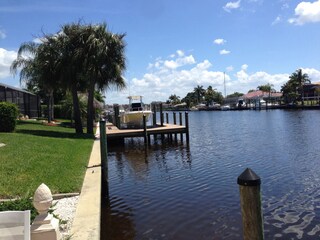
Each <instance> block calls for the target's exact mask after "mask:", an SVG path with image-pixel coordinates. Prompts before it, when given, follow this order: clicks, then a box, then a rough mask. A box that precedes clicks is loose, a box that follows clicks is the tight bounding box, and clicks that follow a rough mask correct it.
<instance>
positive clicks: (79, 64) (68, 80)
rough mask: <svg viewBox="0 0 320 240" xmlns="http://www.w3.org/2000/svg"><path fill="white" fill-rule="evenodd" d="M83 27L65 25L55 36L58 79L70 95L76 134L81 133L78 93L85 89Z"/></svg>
mask: <svg viewBox="0 0 320 240" xmlns="http://www.w3.org/2000/svg"><path fill="white" fill-rule="evenodd" d="M84 30H85V26H81V25H80V23H76V24H67V25H64V26H63V27H62V30H61V32H60V33H58V34H57V35H56V38H57V43H58V45H59V46H60V57H59V66H60V71H59V73H60V74H59V75H60V79H61V83H62V85H64V86H65V87H66V88H67V89H68V90H69V91H70V92H71V95H72V102H73V118H74V122H75V130H76V133H83V127H82V120H81V111H80V103H79V97H78V92H81V91H84V90H85V89H86V86H87V85H86V84H87V83H86V82H85V79H84V77H83V74H82V72H83V61H84V59H85V58H84V54H83V52H84V51H83V49H85V43H84V42H83V38H82V36H83V34H84V32H85V31H84Z"/></svg>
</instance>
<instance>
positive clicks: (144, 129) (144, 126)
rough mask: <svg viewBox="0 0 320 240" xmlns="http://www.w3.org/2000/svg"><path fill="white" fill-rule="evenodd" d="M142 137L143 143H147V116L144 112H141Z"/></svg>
mask: <svg viewBox="0 0 320 240" xmlns="http://www.w3.org/2000/svg"><path fill="white" fill-rule="evenodd" d="M143 138H144V144H145V145H148V132H147V117H146V115H145V114H143Z"/></svg>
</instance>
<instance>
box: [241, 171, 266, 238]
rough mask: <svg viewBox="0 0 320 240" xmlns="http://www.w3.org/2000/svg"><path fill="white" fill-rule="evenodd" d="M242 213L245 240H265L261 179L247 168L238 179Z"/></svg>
mask: <svg viewBox="0 0 320 240" xmlns="http://www.w3.org/2000/svg"><path fill="white" fill-rule="evenodd" d="M237 183H238V184H239V191H240V205H241V213H242V225H243V239H244V240H252V239H255V240H263V239H264V234H263V219H262V211H261V193H260V184H261V180H260V177H259V176H258V175H257V174H256V173H255V172H254V171H252V170H251V169H250V168H247V169H246V170H245V171H244V172H243V173H241V174H240V176H239V177H238V180H237Z"/></svg>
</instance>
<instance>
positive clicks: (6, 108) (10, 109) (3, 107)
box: [0, 102, 19, 132]
mask: <svg viewBox="0 0 320 240" xmlns="http://www.w3.org/2000/svg"><path fill="white" fill-rule="evenodd" d="M18 114H19V110H18V107H17V105H15V104H13V103H8V102H0V132H12V131H14V129H15V127H16V123H17V117H18Z"/></svg>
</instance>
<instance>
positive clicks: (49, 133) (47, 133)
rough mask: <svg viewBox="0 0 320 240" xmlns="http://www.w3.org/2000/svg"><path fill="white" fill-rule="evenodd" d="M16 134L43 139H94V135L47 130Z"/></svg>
mask: <svg viewBox="0 0 320 240" xmlns="http://www.w3.org/2000/svg"><path fill="white" fill-rule="evenodd" d="M15 132H16V133H21V134H28V135H35V136H41V137H52V138H74V139H94V135H92V134H86V133H84V134H77V133H67V132H59V131H46V130H28V129H17V130H16V131H15Z"/></svg>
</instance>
